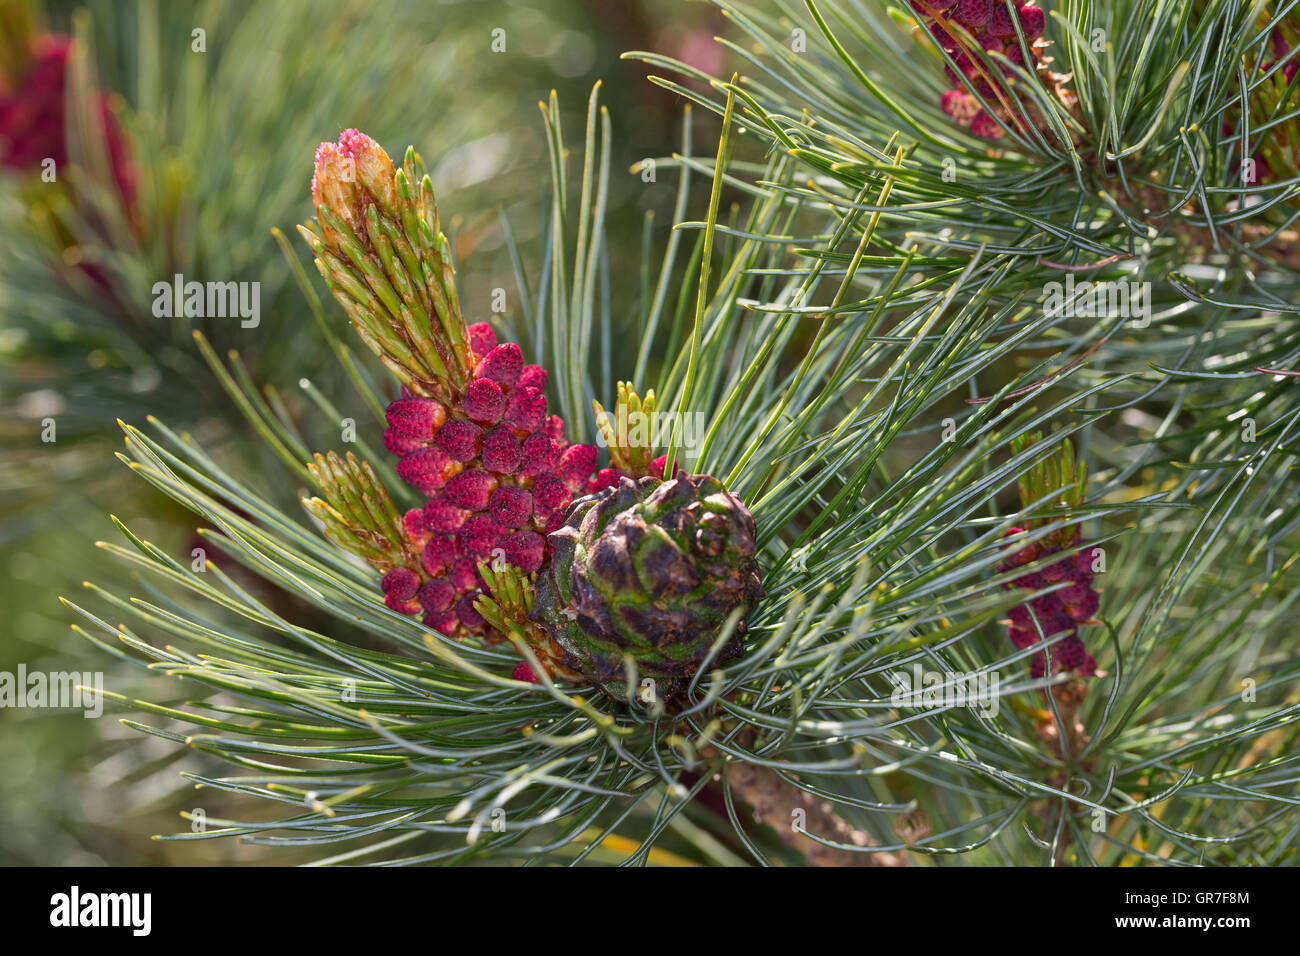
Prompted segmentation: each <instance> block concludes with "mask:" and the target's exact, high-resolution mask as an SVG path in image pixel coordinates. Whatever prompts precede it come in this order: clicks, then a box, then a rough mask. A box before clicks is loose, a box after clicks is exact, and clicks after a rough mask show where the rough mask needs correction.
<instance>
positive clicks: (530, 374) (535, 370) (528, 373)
mask: <svg viewBox="0 0 1300 956" xmlns="http://www.w3.org/2000/svg"><path fill="white" fill-rule="evenodd" d="M516 384H517V385H518V386H519V387H520V388H535V389H537V390H538V391H539V392H541V391H545V389H546V369H544V368H542V367H541V366H540V365H525V366H524V369H523V371H522V372H520V373H519V381H518V382H517V383H516Z"/></svg>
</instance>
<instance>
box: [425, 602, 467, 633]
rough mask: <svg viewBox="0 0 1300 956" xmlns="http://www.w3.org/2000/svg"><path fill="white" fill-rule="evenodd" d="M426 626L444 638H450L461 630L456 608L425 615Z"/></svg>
mask: <svg viewBox="0 0 1300 956" xmlns="http://www.w3.org/2000/svg"><path fill="white" fill-rule="evenodd" d="M423 620H424V626H425V627H431V628H433V629H434V630H435V631H437V632H438V633H439V634H441V635H443V636H444V637H450V636H452V635H454V634H455V633H456V631H457V630H458V629H459V628H460V618H458V617H457V616H456V609H455V608H448V609H447V610H445V611H440V612H438V613H436V614H425V615H424V619H423Z"/></svg>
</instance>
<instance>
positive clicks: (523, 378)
mask: <svg viewBox="0 0 1300 956" xmlns="http://www.w3.org/2000/svg"><path fill="white" fill-rule="evenodd" d="M312 201H313V203H314V205H315V207H316V215H317V224H318V229H319V232H316V231H313V230H311V229H309V228H306V227H300V231H301V232H302V234H303V236H304V237H305V238H306V239H307V241H308V242H309V243H310V244H311V247H312V249H313V250H314V251H315V253H316V256H317V259H316V267H317V268H318V269H319V270H320V273H321V275H322V276H324V277H325V281H326V283H327V284H328V285H329V288H330V291H331V292H332V293H333V294H334V297H335V298H336V299H338V301H339V303H340V304H341V305H342V306H343V308H344V310H345V311H346V312H347V314H348V316H349V317H350V318H351V320H352V324H353V327H354V328H355V329H356V330H357V332H358V334H360V336H361V338H362V339H363V340H364V341H365V342H366V344H367V345H368V346H370V348H371V349H372V350H373V351H374V352H375V354H376V355H378V356H379V358H380V360H381V361H383V363H384V364H385V365H386V366H387V367H388V368H389V369H390V370H391V371H392V372H393V373H394V374H395V375H396V376H397V377H398V379H400V380H401V382H402V385H403V389H402V395H401V397H399V398H398V399H397V400H396V401H394V402H393V403H392V404H391V405H389V406H388V408H387V412H386V417H387V420H388V427H387V429H386V430H385V432H384V445H385V446H386V447H387V448H388V450H389V451H390V452H392V453H393V454H394V455H396V456H398V459H399V460H398V463H397V473H398V475H399V476H400V477H401V478H402V480H403V481H405V482H406V483H407V484H409V485H411V486H412V487H413V488H415V489H416V490H417V491H419V492H420V493H421V494H422V495H424V496H425V497H426V498H427V499H428V501H427V502H426V503H425V505H424V507H423V508H415V509H412V510H410V511H408V512H407V513H406V514H405V515H404V516H403V519H402V531H401V533H402V535H403V538H404V541H405V546H406V547H407V548H408V549H409V550H411V551H413V552H414V553H416V554H418V555H419V562H418V564H416V565H415V566H414V567H411V566H406V567H403V568H401V569H395V570H392V571H389V572H387V573H386V575H385V577H384V579H383V582H382V586H383V589H384V594H385V599H386V600H387V602H388V604H389V606H390V607H392V608H393V609H394V610H397V611H400V612H401V613H404V614H411V615H415V614H420V615H422V618H423V621H424V623H425V624H427V625H429V626H430V627H432V628H434V629H436V630H437V631H439V632H440V633H442V634H445V635H448V636H454V637H461V636H464V635H466V634H470V633H483V634H485V635H486V636H488V637H489V638H494V639H496V638H500V637H501V635H500V634H498V633H497V631H496V629H494V628H492V627H491V626H490V625H488V624H487V622H485V620H484V618H483V616H482V614H480V613H479V611H478V610H477V608H476V607H475V603H476V601H477V600H478V599H479V598H480V597H481V596H482V595H483V587H484V581H483V577H482V574H481V572H480V569H479V563H480V562H483V561H493V562H505V563H506V564H509V565H513V566H515V567H516V568H518V569H519V570H520V571H522V572H524V573H526V574H529V573H533V572H535V571H537V570H538V569H539V568H540V567H541V566H542V562H543V560H544V559H545V557H546V553H547V543H546V537H545V535H546V533H547V532H548V531H551V530H554V529H555V528H558V527H559V526H560V524H561V523H562V521H563V516H564V510H565V508H567V507H568V505H569V503H570V501H571V500H573V498H574V497H575V496H580V495H583V494H587V493H589V492H592V491H596V490H599V489H600V488H602V487H606V486H607V484H608V481H609V480H610V476H605V477H603V478H602V477H599V476H597V477H593V472H595V470H596V449H595V447H594V446H591V445H570V444H569V443H568V441H567V440H566V438H565V435H564V422H563V421H562V420H561V419H560V417H559V416H557V415H549V414H548V413H547V405H546V396H545V394H544V389H545V387H546V371H545V369H543V368H541V366H538V365H525V364H524V357H523V353H522V351H521V350H520V348H519V346H518V345H516V344H514V343H512V342H507V343H501V344H499V343H498V342H497V339H496V335H495V334H494V333H493V331H492V329H491V328H490V327H489V326H488V325H487V323H482V322H481V323H477V324H474V325H466V323H465V320H464V317H463V316H462V314H461V311H460V303H459V300H458V297H457V294H456V282H455V273H454V270H453V269H452V266H451V256H450V252H449V248H448V243H447V238H446V236H444V235H443V234H442V232H441V230H440V228H439V223H438V212H437V207H436V206H435V204H434V197H433V188H432V184H431V182H430V180H429V178H428V177H427V176H424V175H422V174H421V173H420V171H419V167H418V159H417V157H416V155H415V152H414V150H411V149H408V150H407V153H406V158H405V162H404V163H403V167H402V169H397V168H396V167H394V165H393V163H392V161H391V160H390V159H389V158H388V154H387V153H385V152H384V150H383V148H382V147H380V146H379V144H378V143H376V142H375V141H374V140H373V139H371V138H370V137H369V136H366V135H365V134H363V133H360V132H358V131H356V130H346V131H345V132H344V133H343V134H342V135H340V136H339V139H338V142H337V143H322V144H321V146H320V148H319V149H318V150H317V152H316V168H315V175H314V177H313V179H312Z"/></svg>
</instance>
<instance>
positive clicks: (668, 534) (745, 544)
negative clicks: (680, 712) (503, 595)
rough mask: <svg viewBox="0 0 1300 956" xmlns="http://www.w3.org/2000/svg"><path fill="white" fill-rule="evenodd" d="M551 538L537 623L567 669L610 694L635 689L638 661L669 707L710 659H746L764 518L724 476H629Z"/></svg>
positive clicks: (572, 515) (581, 505)
mask: <svg viewBox="0 0 1300 956" xmlns="http://www.w3.org/2000/svg"><path fill="white" fill-rule="evenodd" d="M550 541H551V546H552V548H553V549H554V555H553V557H552V560H551V562H550V564H549V565H547V567H546V568H545V570H544V571H543V572H542V574H541V575H540V577H539V578H538V580H537V590H536V596H535V602H534V607H533V610H532V613H531V615H530V616H529V620H531V621H533V622H534V623H535V624H537V625H539V626H540V627H541V628H543V630H545V632H546V633H547V634H548V635H549V636H550V637H551V638H553V639H554V640H555V641H556V643H558V644H559V645H560V646H561V647H562V648H563V649H564V651H565V652H566V655H565V658H564V663H565V666H566V667H568V668H570V669H572V670H577V671H580V672H581V673H582V675H583V676H584V677H585V678H586V679H587V680H588V681H589V682H591V683H592V684H595V685H596V686H597V687H599V688H600V689H601V690H603V691H605V692H606V693H607V694H609V695H610V696H612V697H614V698H615V699H619V700H623V699H627V697H628V696H629V694H630V693H631V691H632V690H633V689H634V688H629V686H628V684H629V683H630V677H631V675H630V674H629V672H628V664H627V661H628V659H629V658H630V659H631V661H632V663H633V665H634V666H635V669H636V682H637V683H638V684H639V683H640V682H641V681H642V680H645V679H647V678H649V679H650V680H653V681H654V682H655V694H656V696H657V697H658V698H659V699H660V700H667V699H669V698H671V697H673V696H674V695H675V694H677V693H678V692H679V691H681V690H682V689H683V688H684V687H685V685H686V683H687V681H688V680H689V679H690V678H691V676H692V675H693V674H694V673H695V672H696V671H697V670H698V669H699V668H700V667H701V666H702V665H704V663H705V662H706V661H711V664H712V666H721V665H722V664H725V663H726V662H727V661H730V660H733V659H734V658H736V657H737V656H739V654H740V652H741V648H742V644H743V639H744V635H745V632H746V626H747V617H748V615H749V614H750V613H751V612H752V611H753V609H754V606H755V605H756V604H757V603H758V601H759V600H760V599H761V598H762V597H763V585H762V582H761V580H760V578H759V573H758V563H757V562H756V561H755V559H754V556H755V552H756V545H755V531H754V519H753V517H752V516H751V515H750V513H749V511H748V509H746V508H745V506H744V504H743V503H742V502H741V501H740V499H739V498H737V497H736V496H735V495H733V494H731V493H730V492H728V491H727V490H726V489H725V488H724V487H723V485H722V482H720V481H718V480H717V479H716V478H711V477H709V476H708V475H688V474H684V473H678V475H677V477H676V478H674V479H672V480H671V481H661V480H659V479H658V478H653V477H648V476H647V477H644V478H641V479H639V480H636V481H633V480H632V479H631V478H622V479H620V480H619V484H618V486H617V487H615V488H609V489H606V490H605V491H602V492H600V493H599V494H596V495H592V496H590V497H587V498H584V499H582V500H581V501H579V502H576V503H575V504H574V505H573V507H572V508H570V509H569V512H568V514H567V515H565V519H564V527H562V528H561V529H560V530H558V531H556V532H554V533H552V534H551V536H550ZM733 612H739V616H738V617H737V618H736V619H735V624H734V627H733V629H732V630H731V632H730V635H729V637H728V638H727V640H726V641H725V643H724V644H723V645H722V646H721V647H720V648H718V650H717V651H716V653H715V654H714V656H713V657H712V658H711V659H710V654H711V653H713V651H714V644H715V643H716V642H717V641H718V640H719V639H721V638H722V637H723V636H724V635H726V634H727V627H728V622H729V620H730V618H731V615H732V614H733Z"/></svg>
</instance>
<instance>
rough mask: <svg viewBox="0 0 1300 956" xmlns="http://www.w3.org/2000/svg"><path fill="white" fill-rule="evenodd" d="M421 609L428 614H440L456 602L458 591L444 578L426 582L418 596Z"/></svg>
mask: <svg viewBox="0 0 1300 956" xmlns="http://www.w3.org/2000/svg"><path fill="white" fill-rule="evenodd" d="M418 597H419V601H420V607H422V608H424V613H426V614H438V613H440V612H442V611H445V610H447V609H448V608H450V607H451V605H452V602H454V601H455V600H456V589H455V588H454V587H452V586H451V582H450V581H448V580H446V579H444V578H435V579H434V580H432V581H426V582H425V583H424V585H423V586H422V587H421V588H420V593H419V595H418Z"/></svg>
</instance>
